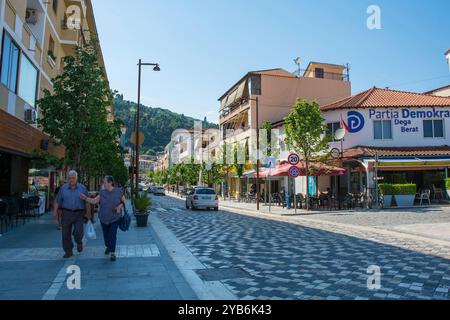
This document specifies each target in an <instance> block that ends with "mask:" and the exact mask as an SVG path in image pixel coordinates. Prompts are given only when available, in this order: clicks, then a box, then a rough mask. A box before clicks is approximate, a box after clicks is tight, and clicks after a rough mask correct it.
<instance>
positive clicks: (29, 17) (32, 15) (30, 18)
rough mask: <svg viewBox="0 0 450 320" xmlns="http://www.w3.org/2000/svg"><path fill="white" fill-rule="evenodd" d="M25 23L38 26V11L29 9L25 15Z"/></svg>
mask: <svg viewBox="0 0 450 320" xmlns="http://www.w3.org/2000/svg"><path fill="white" fill-rule="evenodd" d="M25 21H26V22H27V23H29V24H36V23H37V22H38V12H37V10H36V9H30V8H29V9H27V12H26V14H25Z"/></svg>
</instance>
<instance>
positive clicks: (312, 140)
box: [285, 99, 330, 210]
mask: <svg viewBox="0 0 450 320" xmlns="http://www.w3.org/2000/svg"><path fill="white" fill-rule="evenodd" d="M285 120H286V121H285V123H286V136H287V139H286V142H287V144H288V145H289V146H290V147H292V148H293V149H294V150H295V151H296V152H298V153H299V155H300V157H301V158H302V159H303V160H304V161H305V165H306V189H307V192H306V195H307V196H306V197H307V199H306V207H307V210H309V176H310V163H311V161H313V160H317V159H319V158H321V157H323V155H324V154H328V153H329V146H328V143H329V142H330V139H329V137H327V136H326V135H325V134H324V133H325V132H326V125H325V121H324V119H323V117H322V113H321V111H320V107H319V104H318V103H317V102H308V101H306V100H301V99H299V100H297V102H296V104H295V105H294V107H293V110H292V111H291V113H290V114H289V115H288V117H287V118H286V119H285Z"/></svg>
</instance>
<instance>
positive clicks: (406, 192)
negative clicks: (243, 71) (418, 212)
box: [392, 183, 417, 207]
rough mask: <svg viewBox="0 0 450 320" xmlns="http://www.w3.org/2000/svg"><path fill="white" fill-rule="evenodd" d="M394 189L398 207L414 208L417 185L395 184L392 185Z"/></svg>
mask: <svg viewBox="0 0 450 320" xmlns="http://www.w3.org/2000/svg"><path fill="white" fill-rule="evenodd" d="M392 189H393V194H394V196H395V200H396V202H397V206H398V207H412V206H414V200H415V198H416V193H417V185H416V184H413V183H410V184H394V185H392Z"/></svg>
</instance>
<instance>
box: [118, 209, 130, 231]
mask: <svg viewBox="0 0 450 320" xmlns="http://www.w3.org/2000/svg"><path fill="white" fill-rule="evenodd" d="M130 224H131V216H130V215H129V214H128V211H127V208H126V207H125V206H124V207H123V210H122V217H121V218H120V221H119V229H120V230H122V231H123V232H127V231H128V230H129V229H130Z"/></svg>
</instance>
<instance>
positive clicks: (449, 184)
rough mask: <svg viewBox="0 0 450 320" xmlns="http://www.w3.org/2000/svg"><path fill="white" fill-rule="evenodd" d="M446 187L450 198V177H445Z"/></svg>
mask: <svg viewBox="0 0 450 320" xmlns="http://www.w3.org/2000/svg"><path fill="white" fill-rule="evenodd" d="M445 188H446V189H447V195H448V197H449V198H450V178H447V179H445Z"/></svg>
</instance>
